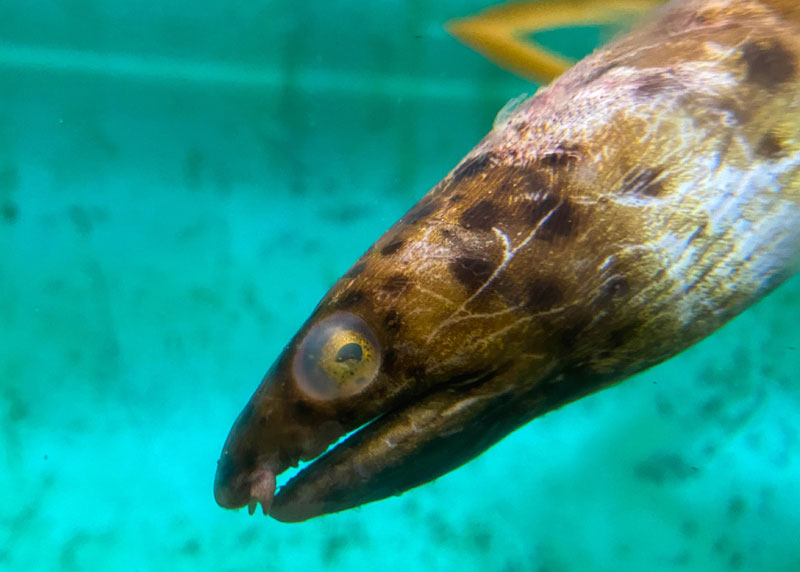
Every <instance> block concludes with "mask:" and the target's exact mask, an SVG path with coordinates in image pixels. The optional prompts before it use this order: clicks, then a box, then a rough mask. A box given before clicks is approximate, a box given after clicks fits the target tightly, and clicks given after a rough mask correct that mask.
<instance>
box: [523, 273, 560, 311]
mask: <svg viewBox="0 0 800 572" xmlns="http://www.w3.org/2000/svg"><path fill="white" fill-rule="evenodd" d="M523 289H524V291H525V299H524V307H525V309H526V310H527V311H529V312H541V311H543V310H549V309H550V308H552V307H554V306H556V305H557V304H560V303H561V302H562V301H563V300H564V297H565V292H564V284H563V283H561V281H560V280H559V279H558V278H554V277H550V276H539V277H536V278H534V279H533V280H532V281H531V282H530V284H526V285H525V286H524V288H523Z"/></svg>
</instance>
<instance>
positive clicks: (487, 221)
mask: <svg viewBox="0 0 800 572" xmlns="http://www.w3.org/2000/svg"><path fill="white" fill-rule="evenodd" d="M498 215H499V213H498V208H497V206H495V204H494V203H492V201H488V200H483V201H479V202H477V203H475V204H474V205H472V206H471V207H469V208H468V209H467V210H465V211H464V212H463V213H462V214H461V216H460V217H459V219H458V221H459V222H460V223H461V226H463V227H464V228H470V229H475V230H484V231H487V230H491V228H492V226H494V224H495V221H496V220H497V218H498Z"/></svg>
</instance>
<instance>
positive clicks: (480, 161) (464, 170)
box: [453, 153, 494, 183]
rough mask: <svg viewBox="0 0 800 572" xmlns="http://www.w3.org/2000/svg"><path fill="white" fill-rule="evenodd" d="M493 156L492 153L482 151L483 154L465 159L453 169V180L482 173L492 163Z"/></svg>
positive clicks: (455, 181)
mask: <svg viewBox="0 0 800 572" xmlns="http://www.w3.org/2000/svg"><path fill="white" fill-rule="evenodd" d="M493 158H494V155H493V154H492V153H484V154H483V155H478V156H477V157H472V158H470V159H467V160H466V161H464V162H463V163H461V164H460V165H459V166H458V167H456V170H455V171H453V182H454V183H458V182H459V181H462V180H464V179H469V178H472V177H474V176H475V175H477V174H479V173H482V172H483V171H485V170H486V169H487V168H488V167H489V166H490V165H491V164H492V159H493Z"/></svg>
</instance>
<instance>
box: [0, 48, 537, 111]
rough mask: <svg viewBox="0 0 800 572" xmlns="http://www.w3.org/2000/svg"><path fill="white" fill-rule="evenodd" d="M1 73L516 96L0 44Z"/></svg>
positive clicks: (490, 87)
mask: <svg viewBox="0 0 800 572" xmlns="http://www.w3.org/2000/svg"><path fill="white" fill-rule="evenodd" d="M0 68H13V69H19V70H25V71H34V72H39V73H61V74H80V75H93V76H102V77H108V78H115V79H120V80H124V81H152V82H159V83H164V84H177V85H181V84H183V85H202V86H208V85H213V86H218V87H225V88H233V89H243V90H268V91H272V90H277V89H283V88H285V86H286V85H287V80H288V81H290V82H291V85H292V86H293V87H294V88H295V89H299V90H303V91H308V92H313V91H321V92H326V93H330V92H334V93H336V92H338V93H341V94H344V95H352V96H372V95H384V96H389V97H401V98H420V99H446V100H485V99H487V98H498V99H505V98H508V97H510V96H512V95H515V93H514V92H513V90H514V89H515V87H514V85H513V84H511V83H510V82H509V83H508V84H500V83H496V84H486V83H485V82H484V83H477V82H474V81H469V80H454V79H449V80H429V79H425V78H418V77H409V76H399V75H385V74H384V75H381V74H375V73H371V72H365V73H363V74H359V73H349V72H345V71H336V70H303V69H296V70H292V72H291V76H290V78H288V77H287V74H286V73H285V72H284V71H282V70H278V69H275V68H261V67H256V66H247V65H240V64H232V63H231V64H229V63H220V62H197V61H191V60H181V59H173V58H164V57H158V56H137V55H132V54H120V53H110V54H105V53H97V52H90V51H81V50H69V49H64V48H43V47H35V46H26V45H0ZM516 89H517V90H518V89H519V88H518V87H517V88H516ZM532 91H533V86H532Z"/></svg>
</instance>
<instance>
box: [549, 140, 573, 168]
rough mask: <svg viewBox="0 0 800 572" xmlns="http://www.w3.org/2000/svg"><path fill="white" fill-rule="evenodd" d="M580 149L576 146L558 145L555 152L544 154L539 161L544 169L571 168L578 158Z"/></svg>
mask: <svg viewBox="0 0 800 572" xmlns="http://www.w3.org/2000/svg"><path fill="white" fill-rule="evenodd" d="M580 152H581V147H580V145H577V144H569V143H559V145H558V146H557V147H556V148H555V150H553V151H551V152H550V153H546V154H544V155H543V156H542V158H541V159H539V162H540V163H541V164H542V165H544V166H545V167H550V168H564V167H571V166H572V165H574V164H575V163H576V162H577V161H578V159H579V158H580Z"/></svg>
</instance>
